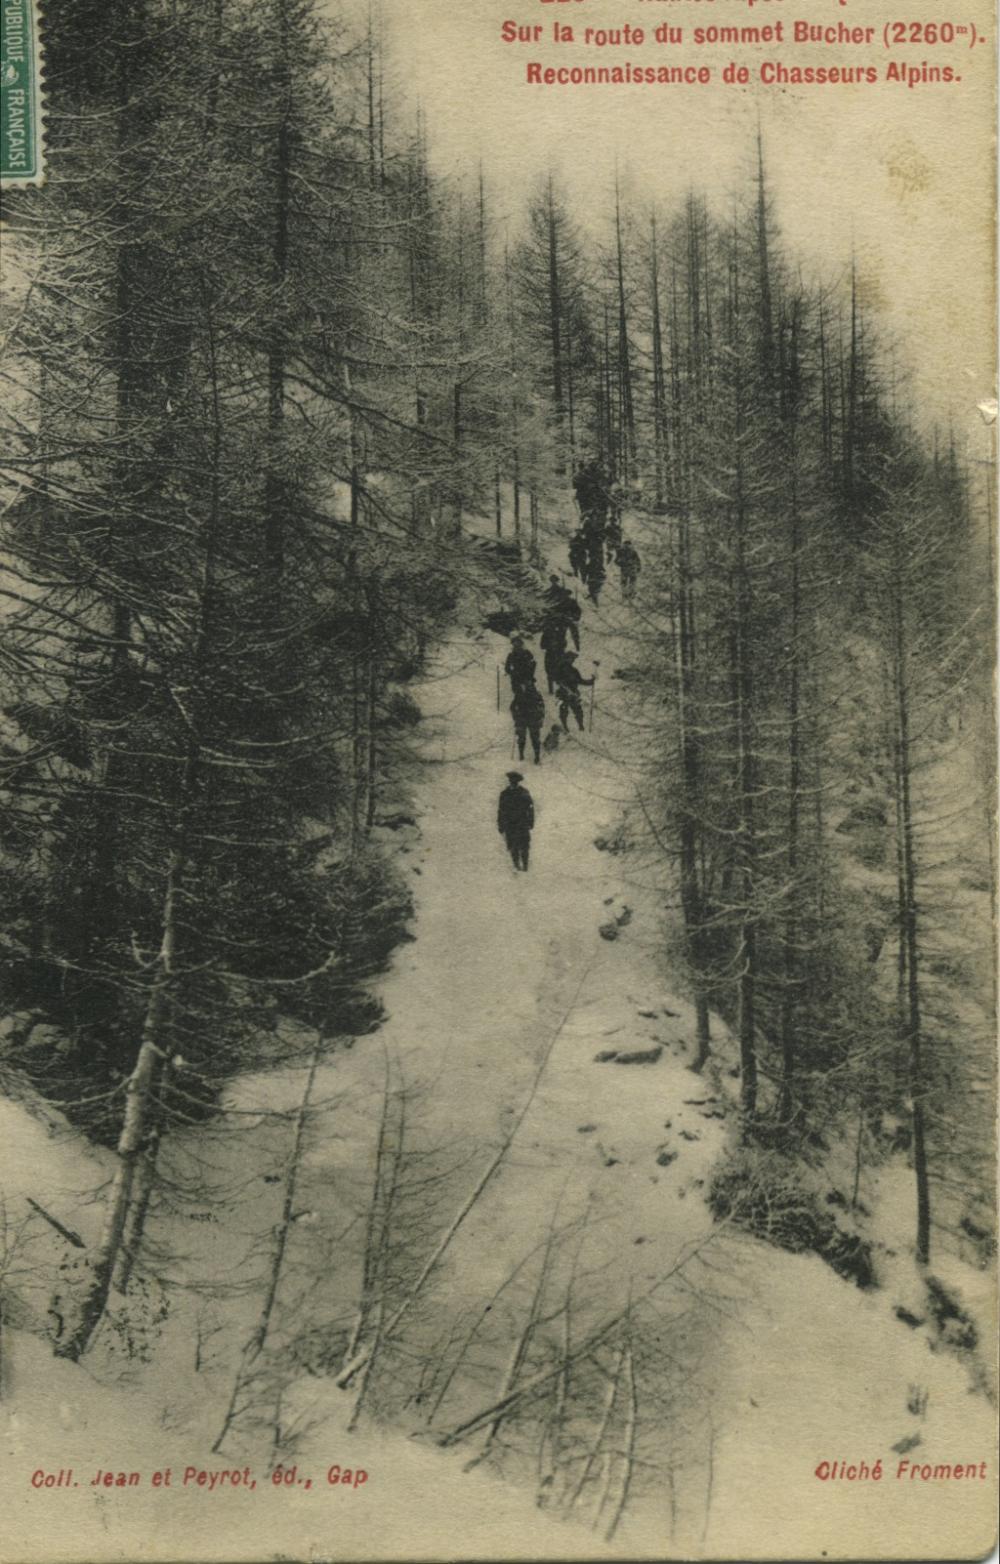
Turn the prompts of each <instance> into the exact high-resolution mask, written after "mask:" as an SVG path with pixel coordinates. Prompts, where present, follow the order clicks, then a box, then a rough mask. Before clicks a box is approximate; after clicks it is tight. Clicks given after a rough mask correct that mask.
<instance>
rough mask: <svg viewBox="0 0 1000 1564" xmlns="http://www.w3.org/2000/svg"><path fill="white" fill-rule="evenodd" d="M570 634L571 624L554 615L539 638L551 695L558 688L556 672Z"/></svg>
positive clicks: (546, 622)
mask: <svg viewBox="0 0 1000 1564" xmlns="http://www.w3.org/2000/svg"><path fill="white" fill-rule="evenodd" d="M568 633H569V624H568V622H567V620H566V619H564V618H562V617H561V616H558V615H552V616H551V617H550V618H548V619H546V621H545V624H544V625H543V626H542V633H541V635H540V636H539V638H538V644H539V646H540V647H541V648H542V651H543V652H544V653H545V677H546V679H547V681H548V686H549V694H550V695H551V694H552V693H553V691H554V690H555V687H556V670H557V669H558V667H559V662H560V659H561V658H562V656H563V654H564V652H565V651H566V637H567V635H568Z"/></svg>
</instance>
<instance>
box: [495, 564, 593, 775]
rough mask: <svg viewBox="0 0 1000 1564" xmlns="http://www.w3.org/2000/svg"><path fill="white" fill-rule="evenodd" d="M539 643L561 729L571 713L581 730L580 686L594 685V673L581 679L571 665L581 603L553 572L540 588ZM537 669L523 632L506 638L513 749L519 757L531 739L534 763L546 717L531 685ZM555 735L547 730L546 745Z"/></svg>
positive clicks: (576, 645) (538, 755)
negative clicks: (542, 593)
mask: <svg viewBox="0 0 1000 1564" xmlns="http://www.w3.org/2000/svg"><path fill="white" fill-rule="evenodd" d="M570 642H571V643H572V649H571V647H570V644H569V643H570ZM538 644H539V647H540V649H541V652H542V656H543V660H544V661H543V666H544V670H545V680H546V684H547V685H548V693H549V694H550V695H553V696H555V699H556V701H557V702H558V706H559V724H560V726H561V728H562V731H563V732H564V733H568V732H569V717H570V713H572V714H573V716H574V717H575V718H576V724H577V727H578V728H579V729H580V731H581V733H582V732H583V727H584V721H583V701H582V698H581V696H580V690H581V688H582V687H584V686H586V685H593V683H594V680H595V678H596V674H595V675H594V676H593V677H592V678H590V679H585V678H584V677H583V675H582V673H581V672H580V670H579V668H578V667H577V666H576V664H577V657H578V654H579V648H580V605H579V603H578V602H577V601H576V598H575V597H574V596H573V593H572V592H571V591H570V590H569V588H568V587H565V586H563V584H562V582H561V581H560V580H559V577H558V576H556V575H552V576H550V577H549V585H548V588H547V590H546V592H545V615H544V618H543V620H542V632H541V635H540V636H539V639H538ZM537 667H538V665H537V663H536V661H535V656H534V653H533V652H532V651H531V649H530V647H528V646H527V645H526V643H525V639H524V636H523V635H513V636H511V644H510V651H509V652H508V654H507V660H506V662H505V663H504V671H505V673H506V674H507V677H508V679H509V680H510V688H511V695H512V697H513V698H512V700H511V703H510V714H511V716H512V718H513V719H514V736H515V739H516V741H517V752H518V756H519V758H520V759H521V760H523V759H524V750H525V745H526V744H527V742H528V740H529V739H530V741H531V749H532V753H533V754H534V757H535V764H536V765H538V763H539V762H540V761H541V758H542V742H543V741H542V724H543V723H544V721H545V698H544V696H543V695H542V693H541V691H540V690H539V689H538V687H537V685H536V683H535V677H536V673H537ZM558 733H559V729H558V728H555V729H554V730H553V731H552V732H550V733H549V735H548V737H547V738H546V740H545V745H546V748H548V749H554V748H555V746H556V744H557V743H558Z"/></svg>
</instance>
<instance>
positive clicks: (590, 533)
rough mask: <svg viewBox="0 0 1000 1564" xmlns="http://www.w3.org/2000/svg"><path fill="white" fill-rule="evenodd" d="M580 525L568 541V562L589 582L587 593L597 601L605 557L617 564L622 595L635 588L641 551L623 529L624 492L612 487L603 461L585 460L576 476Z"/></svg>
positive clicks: (599, 594) (626, 594)
mask: <svg viewBox="0 0 1000 1564" xmlns="http://www.w3.org/2000/svg"><path fill="white" fill-rule="evenodd" d="M573 489H574V491H575V494H576V503H577V505H578V506H579V508H580V525H579V527H578V528H577V530H576V531H575V532H574V533H573V536H572V537H571V538H570V542H569V566H570V569H571V570H572V572H573V574H574V575H575V576H578V577H579V579H580V580H581V581H583V582H585V583H586V587H587V596H588V597H589V598H590V600H591V602H592V603H595V604H596V603H598V602H599V601H600V596H601V588H602V587H603V585H604V582H605V580H606V577H607V572H606V570H605V560H607V561H608V562H609V563H611V562H614V563H616V564H617V566H618V569H619V572H620V574H621V583H622V596H623V597H625V598H630V597H631V596H632V594H633V592H634V591H635V584H636V580H637V579H638V575H639V571H640V569H641V565H640V561H639V552H638V550H637V548H636V546H635V544H634V543H633V542H632V541H631V539H629V538H626V537H625V536H624V535H623V533H622V519H621V495H620V491H618V490H617V489H614V488H612V486H611V485H610V484H609V482H608V478H607V475H606V473H605V471H604V469H603V467H602V466H601V464H600V462H599V461H597V460H596V459H595V460H592V461H589V462H585V463H584V464H583V466H582V467H580V468H579V469H578V470H577V472H576V475H575V477H574V478H573Z"/></svg>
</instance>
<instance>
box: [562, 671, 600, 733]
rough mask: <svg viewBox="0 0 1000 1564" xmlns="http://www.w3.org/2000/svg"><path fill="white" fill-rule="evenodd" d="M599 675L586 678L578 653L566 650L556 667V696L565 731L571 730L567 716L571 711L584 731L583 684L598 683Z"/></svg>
mask: <svg viewBox="0 0 1000 1564" xmlns="http://www.w3.org/2000/svg"><path fill="white" fill-rule="evenodd" d="M596 680H597V675H596V674H595V675H594V677H593V678H592V679H585V678H584V677H583V675H582V674H581V672H580V670H579V668H578V667H577V666H576V653H575V652H564V653H563V655H562V657H561V658H560V660H559V665H558V667H557V669H556V676H555V685H556V698H557V700H558V702H559V721H560V722H561V723H562V726H563V732H564V733H568V732H569V723H568V722H567V720H566V719H567V717H568V716H569V714H570V712H572V713H573V715H574V717H575V718H576V725H577V727H578V728H579V729H580V732H581V733H582V732H583V702H582V701H581V699H580V687H581V685H587V684H594V683H596Z"/></svg>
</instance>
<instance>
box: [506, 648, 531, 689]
mask: <svg viewBox="0 0 1000 1564" xmlns="http://www.w3.org/2000/svg"><path fill="white" fill-rule="evenodd" d="M503 666H504V672H505V673H506V675H507V677H508V679H509V680H510V687H511V690H512V692H513V693H514V694H515V695H516V694H517V692H518V690H521V689H523V688H524V686H525V685H526V684H534V682H535V659H534V657H533V656H532V655H531V653H530V652H529V651H528V648H527V647H526V646H525V644H524V638H523V636H520V635H512V636H511V638H510V651H509V652H508V653H507V661H506V662H505V663H504V665H503Z"/></svg>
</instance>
